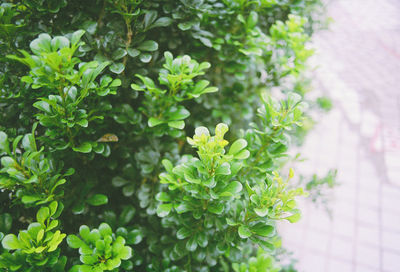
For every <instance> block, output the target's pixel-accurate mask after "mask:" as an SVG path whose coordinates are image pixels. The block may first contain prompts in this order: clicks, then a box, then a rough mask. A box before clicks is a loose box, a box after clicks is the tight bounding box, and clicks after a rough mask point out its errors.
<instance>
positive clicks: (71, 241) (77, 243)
mask: <svg viewBox="0 0 400 272" xmlns="http://www.w3.org/2000/svg"><path fill="white" fill-rule="evenodd" d="M67 244H68V245H69V247H71V248H80V247H81V246H83V245H85V243H84V242H83V241H82V240H81V239H79V238H78V236H76V235H73V234H71V235H68V237H67Z"/></svg>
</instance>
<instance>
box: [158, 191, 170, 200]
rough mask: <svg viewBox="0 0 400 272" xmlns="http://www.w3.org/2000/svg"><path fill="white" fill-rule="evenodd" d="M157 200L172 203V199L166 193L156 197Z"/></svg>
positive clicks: (160, 193)
mask: <svg viewBox="0 0 400 272" xmlns="http://www.w3.org/2000/svg"><path fill="white" fill-rule="evenodd" d="M156 199H157V200H158V201H164V202H168V201H171V197H170V196H169V195H168V193H166V192H159V193H158V194H157V195H156Z"/></svg>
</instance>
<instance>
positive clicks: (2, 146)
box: [0, 131, 10, 153]
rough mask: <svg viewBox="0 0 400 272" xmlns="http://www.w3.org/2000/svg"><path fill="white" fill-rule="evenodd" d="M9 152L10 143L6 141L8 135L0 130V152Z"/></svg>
mask: <svg viewBox="0 0 400 272" xmlns="http://www.w3.org/2000/svg"><path fill="white" fill-rule="evenodd" d="M3 151H4V152H6V153H10V144H9V142H8V136H7V134H5V133H4V132H3V131H0V153H1V152H3Z"/></svg>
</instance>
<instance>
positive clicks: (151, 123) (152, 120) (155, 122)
mask: <svg viewBox="0 0 400 272" xmlns="http://www.w3.org/2000/svg"><path fill="white" fill-rule="evenodd" d="M162 123H164V121H163V120H160V119H157V118H154V117H150V118H149V121H148V122H147V125H148V126H149V127H155V126H158V125H160V124H162Z"/></svg>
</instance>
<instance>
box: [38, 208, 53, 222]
mask: <svg viewBox="0 0 400 272" xmlns="http://www.w3.org/2000/svg"><path fill="white" fill-rule="evenodd" d="M49 217H50V209H49V208H48V207H41V208H40V209H39V211H38V212H37V214H36V220H37V222H39V223H40V224H41V225H45V221H46V220H47V218H49Z"/></svg>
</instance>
